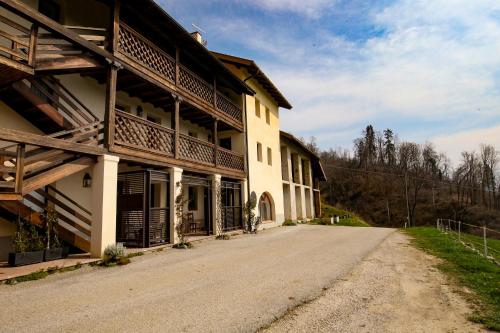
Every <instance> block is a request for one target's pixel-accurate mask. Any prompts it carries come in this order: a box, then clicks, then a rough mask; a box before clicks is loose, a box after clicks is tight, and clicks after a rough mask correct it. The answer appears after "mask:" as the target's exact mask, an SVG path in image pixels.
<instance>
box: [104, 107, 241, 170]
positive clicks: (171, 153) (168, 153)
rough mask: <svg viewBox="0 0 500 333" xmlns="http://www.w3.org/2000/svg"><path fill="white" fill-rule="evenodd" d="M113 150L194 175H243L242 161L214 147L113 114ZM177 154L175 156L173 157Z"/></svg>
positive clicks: (137, 118) (189, 137) (121, 113)
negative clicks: (206, 172)
mask: <svg viewBox="0 0 500 333" xmlns="http://www.w3.org/2000/svg"><path fill="white" fill-rule="evenodd" d="M115 113H116V114H115V135H114V146H113V147H112V148H111V150H113V151H114V152H116V153H119V154H123V155H124V159H127V156H129V157H137V158H140V159H141V161H143V162H146V161H147V160H150V162H152V163H154V162H155V161H156V162H160V163H161V162H164V163H166V164H168V165H172V164H173V165H179V166H181V167H186V168H190V169H194V170H196V171H211V172H212V171H213V172H220V173H222V174H228V175H231V176H238V177H242V176H244V174H245V157H244V155H242V154H239V153H236V152H234V151H231V150H227V149H224V148H221V147H218V146H217V145H215V144H213V143H211V142H207V141H203V140H200V139H197V138H194V137H191V136H188V135H185V134H181V133H179V134H178V136H177V137H178V142H177V143H176V133H175V130H173V129H171V128H168V127H165V126H162V125H159V124H156V123H153V122H151V121H148V120H145V119H143V118H140V117H137V116H134V115H131V114H129V113H126V112H122V111H118V110H116V111H115ZM176 152H177V154H176Z"/></svg>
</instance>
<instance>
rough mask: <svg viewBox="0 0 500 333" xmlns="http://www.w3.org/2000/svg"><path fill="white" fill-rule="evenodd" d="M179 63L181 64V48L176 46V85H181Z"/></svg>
mask: <svg viewBox="0 0 500 333" xmlns="http://www.w3.org/2000/svg"><path fill="white" fill-rule="evenodd" d="M179 65H180V50H179V47H178V46H176V47H175V85H176V86H178V85H179V75H180V74H179V70H180V69H179Z"/></svg>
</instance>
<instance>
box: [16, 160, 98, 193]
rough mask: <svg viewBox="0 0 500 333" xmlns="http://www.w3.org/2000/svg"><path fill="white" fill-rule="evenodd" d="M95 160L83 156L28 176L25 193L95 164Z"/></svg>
mask: <svg viewBox="0 0 500 333" xmlns="http://www.w3.org/2000/svg"><path fill="white" fill-rule="evenodd" d="M94 163H95V160H94V159H93V158H91V157H82V158H79V159H78V160H76V161H73V162H70V163H66V164H63V165H61V166H58V167H55V168H53V169H51V170H50V171H49V172H43V173H41V174H39V175H36V176H34V177H31V178H28V179H27V180H26V181H25V182H24V185H23V192H22V193H23V194H28V193H30V192H32V191H34V190H37V189H39V188H41V187H43V186H45V185H49V184H52V183H53V182H55V181H57V180H59V179H62V178H65V177H68V176H70V175H72V174H75V173H77V172H80V171H82V170H85V169H86V168H88V167H89V166H90V165H92V164H94Z"/></svg>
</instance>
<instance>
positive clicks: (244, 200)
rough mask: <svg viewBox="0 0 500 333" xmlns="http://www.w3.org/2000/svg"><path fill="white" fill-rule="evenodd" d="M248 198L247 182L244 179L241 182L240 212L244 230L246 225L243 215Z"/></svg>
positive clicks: (244, 215)
mask: <svg viewBox="0 0 500 333" xmlns="http://www.w3.org/2000/svg"><path fill="white" fill-rule="evenodd" d="M248 199H249V197H248V181H247V180H246V179H244V180H242V181H241V211H242V214H243V221H242V222H243V229H244V230H246V228H247V225H246V221H245V219H246V214H245V207H246V204H247V201H248Z"/></svg>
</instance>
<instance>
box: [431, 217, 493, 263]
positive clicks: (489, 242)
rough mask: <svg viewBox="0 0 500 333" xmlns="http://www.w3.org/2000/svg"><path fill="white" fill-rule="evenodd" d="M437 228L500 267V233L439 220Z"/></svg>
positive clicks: (458, 222) (484, 227) (453, 221)
mask: <svg viewBox="0 0 500 333" xmlns="http://www.w3.org/2000/svg"><path fill="white" fill-rule="evenodd" d="M436 228H437V229H438V230H440V231H441V232H443V233H445V234H446V235H448V236H449V237H451V238H452V239H454V240H455V241H457V242H459V243H461V244H462V245H463V246H465V247H466V248H469V249H470V250H472V251H474V252H476V253H478V254H479V255H482V256H483V257H485V258H487V259H489V260H491V261H493V262H495V263H496V264H497V265H500V240H499V239H498V238H500V231H498V230H494V229H491V228H488V227H486V226H479V225H474V224H469V223H464V222H461V221H455V220H450V219H437V221H436Z"/></svg>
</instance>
